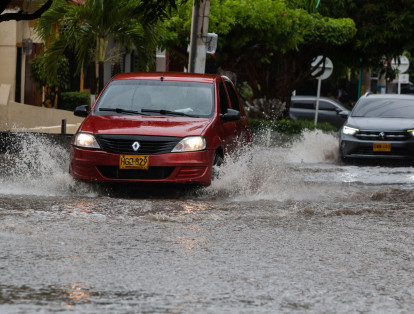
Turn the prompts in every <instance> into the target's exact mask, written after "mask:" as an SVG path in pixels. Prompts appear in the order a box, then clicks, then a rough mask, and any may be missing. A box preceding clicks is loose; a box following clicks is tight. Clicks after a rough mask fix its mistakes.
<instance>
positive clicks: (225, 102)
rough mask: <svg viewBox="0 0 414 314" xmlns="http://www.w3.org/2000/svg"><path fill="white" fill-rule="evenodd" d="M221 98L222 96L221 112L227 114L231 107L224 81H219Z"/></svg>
mask: <svg viewBox="0 0 414 314" xmlns="http://www.w3.org/2000/svg"><path fill="white" fill-rule="evenodd" d="M219 98H220V112H221V113H222V114H225V113H226V112H227V109H228V108H230V105H229V99H228V97H227V93H226V89H225V88H224V84H223V83H222V82H220V83H219Z"/></svg>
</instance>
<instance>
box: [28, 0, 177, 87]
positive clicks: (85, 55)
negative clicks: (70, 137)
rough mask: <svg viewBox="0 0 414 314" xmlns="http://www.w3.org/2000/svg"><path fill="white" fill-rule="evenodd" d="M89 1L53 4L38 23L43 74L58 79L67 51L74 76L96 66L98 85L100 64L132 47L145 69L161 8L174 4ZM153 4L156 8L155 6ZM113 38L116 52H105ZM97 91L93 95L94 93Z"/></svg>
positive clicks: (157, 36)
mask: <svg viewBox="0 0 414 314" xmlns="http://www.w3.org/2000/svg"><path fill="white" fill-rule="evenodd" d="M151 3H152V4H153V5H148V1H141V0H88V1H85V3H84V4H82V5H77V4H73V3H72V4H68V3H67V2H66V1H65V0H54V2H53V5H52V6H51V8H50V9H49V10H48V11H46V12H45V13H44V14H43V15H42V17H41V18H40V19H39V20H38V21H37V24H36V31H37V32H38V34H39V36H40V37H41V38H42V39H43V40H44V41H45V42H46V49H45V51H44V57H45V63H44V64H45V66H46V72H47V73H48V75H49V76H50V77H51V79H52V78H53V79H55V80H57V79H58V76H57V73H58V64H59V63H58V62H57V60H59V58H61V56H62V55H63V54H64V53H65V51H67V50H70V51H73V52H74V53H75V56H76V61H77V73H80V72H81V69H82V67H83V69H84V70H85V71H86V69H87V67H88V66H89V64H90V63H91V62H95V77H96V82H99V77H100V75H101V73H99V68H100V67H99V63H102V62H104V61H107V60H108V58H110V59H112V60H116V58H117V57H119V56H120V51H122V49H124V48H126V49H130V48H131V47H135V49H136V50H137V53H138V55H139V58H140V61H141V62H142V63H143V64H145V65H148V64H150V63H151V62H153V58H154V57H153V55H154V51H155V48H156V46H157V43H158V40H159V39H160V32H159V25H158V24H157V21H158V18H159V17H160V16H162V14H161V10H162V12H164V11H165V8H164V9H161V6H160V5H161V4H174V3H175V2H174V1H172V0H160V1H151ZM154 4H156V5H154ZM110 38H113V39H114V40H115V42H116V44H117V49H114V50H112V51H108V42H109V40H110ZM98 90H99V87H98V86H97V90H96V91H93V92H97V91H98Z"/></svg>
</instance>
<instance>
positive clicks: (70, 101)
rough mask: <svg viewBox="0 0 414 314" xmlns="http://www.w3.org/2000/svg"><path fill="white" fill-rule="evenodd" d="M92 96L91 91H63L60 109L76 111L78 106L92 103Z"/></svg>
mask: <svg viewBox="0 0 414 314" xmlns="http://www.w3.org/2000/svg"><path fill="white" fill-rule="evenodd" d="M90 102H91V97H90V94H89V92H65V93H61V95H60V99H59V106H58V108H59V109H63V110H70V111H74V110H75V108H76V107H77V106H81V105H88V106H89V105H90Z"/></svg>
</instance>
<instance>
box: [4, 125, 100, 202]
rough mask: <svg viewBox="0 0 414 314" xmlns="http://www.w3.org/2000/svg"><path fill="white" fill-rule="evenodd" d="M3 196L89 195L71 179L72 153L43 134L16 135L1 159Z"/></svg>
mask: <svg viewBox="0 0 414 314" xmlns="http://www.w3.org/2000/svg"><path fill="white" fill-rule="evenodd" d="M0 165H1V166H0V194H12V195H19V194H25V195H45V196H54V195H70V194H82V195H87V194H89V193H92V194H93V192H92V191H91V188H90V187H89V186H87V185H84V184H79V183H78V182H75V181H74V180H73V178H72V177H71V176H70V175H69V173H68V169H69V151H68V149H67V148H64V147H62V146H60V145H58V144H56V143H55V142H54V141H52V140H51V139H49V138H47V137H45V136H44V135H42V134H35V133H21V134H17V135H16V138H15V140H14V141H12V142H11V143H10V145H9V146H8V147H7V151H6V153H5V154H2V155H0Z"/></svg>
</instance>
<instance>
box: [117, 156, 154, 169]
mask: <svg viewBox="0 0 414 314" xmlns="http://www.w3.org/2000/svg"><path fill="white" fill-rule="evenodd" d="M148 165H149V156H141V155H121V156H120V157H119V169H143V170H148Z"/></svg>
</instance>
